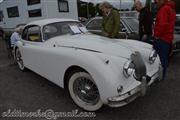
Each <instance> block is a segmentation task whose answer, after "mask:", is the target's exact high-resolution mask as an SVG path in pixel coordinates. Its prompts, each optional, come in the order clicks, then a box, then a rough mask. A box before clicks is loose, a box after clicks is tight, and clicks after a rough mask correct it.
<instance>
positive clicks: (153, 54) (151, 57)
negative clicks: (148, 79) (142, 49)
mask: <svg viewBox="0 0 180 120" xmlns="http://www.w3.org/2000/svg"><path fill="white" fill-rule="evenodd" d="M156 58H157V52H156V50H152V51H151V53H150V55H149V63H150V64H153V63H154V62H155V61H156Z"/></svg>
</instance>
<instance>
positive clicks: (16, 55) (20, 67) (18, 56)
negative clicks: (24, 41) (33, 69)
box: [15, 48, 25, 71]
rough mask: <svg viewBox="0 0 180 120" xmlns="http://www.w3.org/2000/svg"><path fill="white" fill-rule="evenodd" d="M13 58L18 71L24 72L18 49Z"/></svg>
mask: <svg viewBox="0 0 180 120" xmlns="http://www.w3.org/2000/svg"><path fill="white" fill-rule="evenodd" d="M15 58H16V62H17V64H18V67H19V69H20V70H22V71H24V70H25V67H24V62H23V59H22V56H21V52H20V50H19V49H18V48H17V49H16V50H15Z"/></svg>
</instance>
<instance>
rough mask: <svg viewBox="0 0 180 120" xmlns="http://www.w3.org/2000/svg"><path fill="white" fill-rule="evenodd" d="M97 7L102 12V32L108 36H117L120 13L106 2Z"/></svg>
mask: <svg viewBox="0 0 180 120" xmlns="http://www.w3.org/2000/svg"><path fill="white" fill-rule="evenodd" d="M99 9H100V10H102V12H103V21H102V34H103V35H104V36H106V37H110V38H119V31H120V14H119V12H118V11H117V10H114V9H113V7H112V5H111V4H110V3H108V2H103V3H101V4H100V6H99Z"/></svg>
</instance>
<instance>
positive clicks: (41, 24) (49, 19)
mask: <svg viewBox="0 0 180 120" xmlns="http://www.w3.org/2000/svg"><path fill="white" fill-rule="evenodd" d="M66 21H74V22H79V21H78V20H75V19H63V18H48V19H43V20H36V21H32V22H30V23H28V24H27V25H39V26H44V25H47V24H50V23H56V22H66Z"/></svg>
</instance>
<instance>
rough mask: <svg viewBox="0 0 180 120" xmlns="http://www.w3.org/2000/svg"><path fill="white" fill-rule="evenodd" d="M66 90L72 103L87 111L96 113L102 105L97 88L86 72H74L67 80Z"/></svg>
mask: <svg viewBox="0 0 180 120" xmlns="http://www.w3.org/2000/svg"><path fill="white" fill-rule="evenodd" d="M68 89H69V93H70V96H71V98H72V99H73V101H74V102H75V103H76V104H77V105H78V106H79V107H81V108H83V109H84V110H87V111H96V110H98V109H100V108H101V107H102V105H103V103H102V101H101V99H100V94H99V91H98V88H97V86H96V84H95V82H94V80H93V78H92V77H91V76H90V74H88V73H86V72H74V73H73V74H72V75H71V76H70V79H69V83H68Z"/></svg>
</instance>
